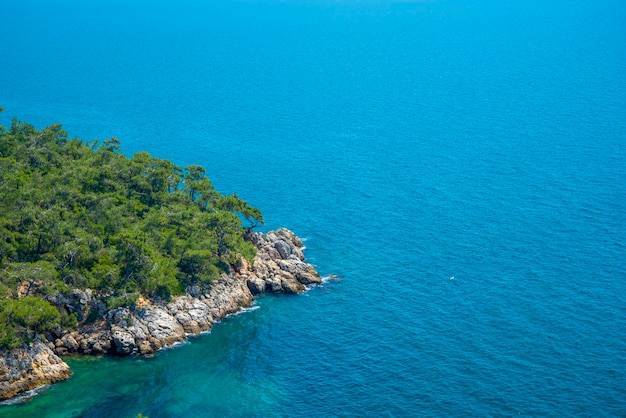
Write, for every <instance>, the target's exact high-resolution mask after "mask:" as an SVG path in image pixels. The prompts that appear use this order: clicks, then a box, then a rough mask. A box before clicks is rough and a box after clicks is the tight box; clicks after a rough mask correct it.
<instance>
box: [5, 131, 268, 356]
mask: <svg viewBox="0 0 626 418" xmlns="http://www.w3.org/2000/svg"><path fill="white" fill-rule="evenodd" d="M119 150H120V142H119V141H118V140H117V139H115V138H112V139H109V140H105V141H103V143H101V144H100V143H98V142H97V141H91V142H85V141H82V140H80V139H76V138H71V139H70V138H68V136H67V134H66V132H64V131H63V130H62V128H61V125H51V126H49V127H46V128H45V129H43V130H37V129H35V128H34V127H33V126H32V125H29V124H27V123H22V122H19V121H17V120H14V121H13V123H12V125H11V126H10V127H9V128H8V129H7V128H4V127H1V126H0V298H2V299H4V300H1V301H0V346H5V347H15V346H17V345H19V344H21V343H23V342H24V341H26V340H27V339H28V338H32V336H34V335H36V334H37V333H38V332H42V331H45V330H46V329H47V328H50V327H53V326H58V325H59V324H61V323H63V324H65V325H67V324H71V323H72V321H75V318H70V317H67V315H66V314H64V313H63V312H61V313H58V311H56V314H55V312H53V311H51V310H50V308H51V305H50V304H48V303H47V302H45V301H44V300H45V299H46V298H47V299H48V300H52V299H51V298H50V296H52V295H54V294H55V293H59V292H60V293H68V292H69V291H71V289H75V288H78V289H86V288H89V289H92V290H93V291H95V292H97V293H98V294H100V295H102V296H103V297H104V299H105V300H106V301H107V304H108V305H109V307H115V306H120V305H124V304H130V303H132V302H133V301H134V300H136V298H137V297H138V295H139V294H142V295H144V296H147V297H152V298H154V297H157V298H159V297H160V298H163V299H168V298H169V297H170V296H172V295H176V294H181V293H184V291H185V289H186V288H188V287H189V286H201V287H202V286H203V285H206V284H208V283H210V282H211V281H212V280H214V279H215V278H217V277H218V276H219V274H220V272H222V271H227V270H228V269H229V266H232V265H236V264H237V263H239V262H240V260H241V259H242V258H245V259H247V260H249V261H250V262H252V260H253V258H254V255H255V251H256V249H255V246H254V245H253V244H252V243H251V242H249V241H247V240H245V239H244V235H245V232H246V230H248V229H251V228H253V227H255V226H257V225H258V224H259V223H262V222H263V217H262V215H261V213H260V211H259V210H258V209H256V208H254V207H251V206H249V205H248V204H247V202H245V201H244V200H241V199H240V198H238V197H237V196H236V195H230V196H224V195H221V194H220V193H218V192H217V191H216V190H215V189H214V187H213V185H212V184H211V181H210V180H209V179H208V178H207V177H206V172H205V169H204V168H203V167H200V166H196V165H191V166H187V167H184V168H181V167H178V166H176V165H175V164H173V163H172V162H170V161H167V160H161V159H158V158H153V157H152V156H150V154H148V153H147V152H138V153H136V154H135V155H134V157H132V158H127V157H126V156H124V155H123V154H121V153H120V152H119ZM26 296H37V297H39V299H34V298H30V297H26ZM42 298H43V299H44V300H42Z"/></svg>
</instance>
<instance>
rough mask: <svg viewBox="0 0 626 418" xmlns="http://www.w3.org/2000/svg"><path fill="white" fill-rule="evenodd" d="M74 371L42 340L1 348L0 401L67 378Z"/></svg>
mask: <svg viewBox="0 0 626 418" xmlns="http://www.w3.org/2000/svg"><path fill="white" fill-rule="evenodd" d="M71 374H72V372H71V370H70V368H69V366H68V365H67V364H66V363H65V362H63V360H61V359H60V358H59V357H58V356H57V355H56V354H54V352H53V351H52V350H51V349H50V348H49V347H48V346H47V345H46V344H44V343H42V342H41V341H35V342H33V343H32V344H31V345H30V346H26V347H20V348H16V349H13V350H0V400H4V399H8V398H11V397H13V396H15V395H17V394H18V393H20V392H23V391H27V390H31V389H34V388H36V387H39V386H41V385H45V384H48V383H54V382H58V381H61V380H64V379H67V378H68V377H69V376H71Z"/></svg>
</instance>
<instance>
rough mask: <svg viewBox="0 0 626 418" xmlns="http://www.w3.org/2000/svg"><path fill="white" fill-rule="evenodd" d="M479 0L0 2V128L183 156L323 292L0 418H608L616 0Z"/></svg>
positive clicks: (618, 281) (104, 369) (615, 325)
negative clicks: (253, 213)
mask: <svg viewBox="0 0 626 418" xmlns="http://www.w3.org/2000/svg"><path fill="white" fill-rule="evenodd" d="M494 3H495V2H490V1H486V0H450V1H443V0H435V1H431V2H404V1H399V2H393V3H391V2H386V1H381V2H374V1H365V2H353V1H343V2H338V1H337V2H333V1H314V0H305V1H301V2H295V1H286V2H273V1H261V2H251V1H231V0H224V1H200V0H197V1H191V0H187V1H182V2H176V3H174V2H170V1H165V0H161V1H158V2H143V1H133V2H122V1H103V0H93V1H90V2H84V1H70V0H60V1H57V2H55V4H54V5H50V4H48V2H44V1H35V0H25V1H19V2H18V1H11V0H3V1H0V6H1V8H0V9H1V10H2V14H1V16H2V18H3V19H2V21H3V23H2V25H0V46H1V47H2V52H3V59H2V60H0V105H3V106H5V108H6V111H5V112H4V113H3V114H2V121H3V123H4V124H5V125H6V124H7V123H9V121H10V118H11V117H12V116H16V117H18V118H20V119H22V120H25V121H28V122H31V123H34V124H35V125H37V126H38V127H43V126H45V125H46V124H50V123H54V122H62V123H63V124H64V126H65V128H66V129H67V130H68V131H69V132H70V134H71V135H75V136H78V137H81V138H85V139H96V138H99V139H106V138H109V137H111V136H116V137H118V138H120V139H121V140H122V144H123V150H124V152H126V153H127V154H129V155H132V154H133V153H134V152H136V151H138V150H148V151H150V152H151V153H152V154H153V155H155V156H157V157H161V158H168V159H171V160H173V161H174V162H176V163H178V164H179V165H186V164H191V163H198V164H202V165H204V166H205V167H206V168H207V172H208V174H209V176H210V177H211V178H212V179H213V181H214V184H215V185H216V187H217V188H218V189H219V190H220V191H223V192H226V193H232V192H237V194H238V195H239V196H241V197H243V198H245V199H247V200H248V201H249V202H250V203H252V204H254V205H256V206H259V207H260V208H261V209H262V210H263V213H264V215H265V218H266V220H267V225H266V229H273V228H278V227H282V226H286V227H289V228H291V229H292V230H294V231H295V232H296V233H297V234H298V235H300V236H301V237H304V238H306V245H307V250H306V255H307V257H308V258H309V260H310V261H311V262H312V263H314V264H315V265H316V267H317V268H318V269H319V271H320V272H321V273H322V274H324V275H330V274H335V275H339V276H340V277H341V280H339V281H336V282H329V283H326V284H324V285H323V286H320V287H317V288H314V289H312V290H311V291H310V292H308V293H306V294H304V295H300V296H294V297H287V296H284V297H264V298H261V299H260V300H259V301H258V303H257V305H256V306H257V307H258V308H256V309H254V310H251V311H249V312H246V313H243V314H241V315H238V316H234V317H231V318H228V319H226V320H225V321H223V322H222V323H221V324H219V325H217V326H216V327H215V328H214V329H213V330H212V332H211V333H209V334H206V335H203V336H200V337H198V338H194V339H192V340H191V342H190V343H189V344H184V345H181V346H178V347H175V348H173V349H170V350H166V351H163V352H160V353H158V354H157V355H156V356H154V357H151V358H130V359H70V360H69V361H70V363H71V365H72V368H73V370H74V372H75V373H74V376H73V377H72V378H71V379H70V380H69V381H67V382H64V383H61V384H58V385H54V386H52V387H50V388H49V389H48V390H46V391H44V392H43V393H42V394H40V395H38V396H37V397H36V398H34V399H33V400H32V401H30V402H28V403H26V404H24V405H13V406H3V407H0V416H24V417H28V416H33V417H39V416H58V417H69V416H72V417H73V416H88V417H99V416H102V417H105V416H106V417H110V416H119V417H127V416H136V414H137V413H139V412H141V413H143V414H145V415H148V416H150V417H151V418H154V417H176V416H181V417H182V416H189V415H193V416H245V417H249V416H284V417H289V416H507V415H518V414H519V415H527V416H594V417H595V416H624V415H625V414H626V308H625V305H624V299H625V296H626V284H625V278H626V277H625V273H624V272H625V270H626V261H624V260H626V243H625V238H626V203H625V202H626V182H625V181H624V179H625V178H626V43H624V42H623V39H626V5H625V4H624V3H623V2H621V1H611V0H604V1H599V2H584V1H577V0H574V1H567V2H565V1H556V0H553V1H550V0H549V1H542V2H539V1H529V2H523V4H494ZM452 277H453V278H454V279H453V280H451V278H452Z"/></svg>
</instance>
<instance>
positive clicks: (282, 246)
mask: <svg viewBox="0 0 626 418" xmlns="http://www.w3.org/2000/svg"><path fill="white" fill-rule="evenodd" d="M274 248H276V251H278V253H279V254H280V256H281V257H282V258H283V259H286V258H289V256H290V255H291V247H290V246H289V244H287V243H286V242H285V241H283V240H278V241H276V242H275V243H274Z"/></svg>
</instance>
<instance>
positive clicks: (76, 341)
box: [50, 229, 321, 355]
mask: <svg viewBox="0 0 626 418" xmlns="http://www.w3.org/2000/svg"><path fill="white" fill-rule="evenodd" d="M247 239H249V240H251V241H252V242H253V243H254V244H255V245H256V247H257V255H256V257H255V259H254V262H253V263H252V264H249V263H248V262H246V261H245V260H244V261H242V263H241V265H239V266H238V267H237V270H236V271H232V272H231V273H230V274H223V275H222V276H221V277H220V278H219V279H218V280H216V281H215V282H214V283H212V284H211V287H210V288H209V289H208V290H206V291H205V292H202V291H201V290H200V289H198V288H192V289H189V294H187V295H185V296H179V297H177V298H174V300H173V301H172V302H170V303H169V304H163V303H161V304H159V303H156V302H151V301H146V300H142V301H141V303H138V304H136V307H135V309H130V308H117V309H114V310H111V311H108V312H107V313H106V315H104V320H102V321H100V322H99V323H97V324H96V325H92V326H90V327H89V328H83V329H81V330H80V331H75V332H72V333H67V334H65V335H61V336H57V338H56V339H55V340H54V344H51V345H50V347H51V348H52V349H54V350H55V351H56V352H57V353H59V354H69V353H80V354H104V353H113V354H118V355H129V354H148V353H152V352H154V351H157V350H159V349H161V348H163V347H168V346H171V345H172V344H175V343H177V342H182V341H184V340H185V338H186V335H187V334H198V333H200V332H203V331H206V330H208V329H210V328H211V326H213V324H214V323H215V322H217V321H219V320H220V319H222V318H224V317H225V316H227V315H229V314H232V313H235V312H237V311H238V310H240V309H241V308H242V307H246V306H249V305H250V304H251V303H252V301H253V300H254V297H255V296H257V295H259V294H261V293H264V292H273V293H290V294H294V293H301V292H303V291H304V290H305V289H306V286H307V285H310V284H314V283H320V282H321V279H320V276H319V274H318V273H317V272H316V271H315V269H314V268H313V266H311V265H310V264H307V263H306V262H305V261H304V254H303V253H302V249H303V248H304V246H303V244H302V241H301V240H300V239H299V238H298V237H296V236H295V235H294V234H293V232H291V231H289V230H287V229H280V230H278V231H273V232H269V233H267V234H258V233H253V232H251V233H249V234H248V236H247ZM57 299H58V300H56V301H55V302H57V304H58V305H61V304H62V305H63V306H64V307H65V309H66V310H67V311H68V312H71V313H73V312H77V313H78V316H79V317H80V318H82V317H85V316H86V315H87V314H88V313H89V312H92V313H93V312H101V311H102V303H101V302H98V301H97V300H96V299H94V298H93V297H92V294H91V292H90V291H85V292H83V291H73V292H72V294H71V295H70V297H64V296H57Z"/></svg>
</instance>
